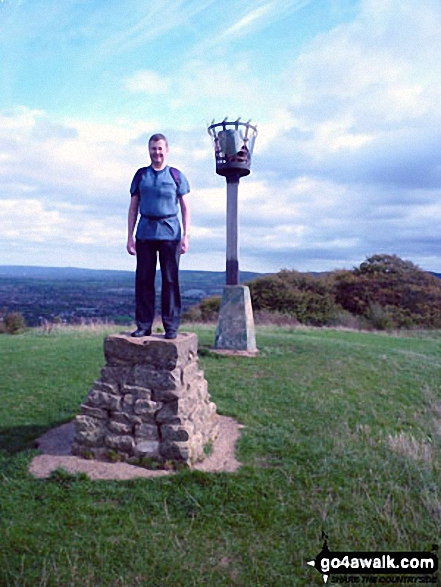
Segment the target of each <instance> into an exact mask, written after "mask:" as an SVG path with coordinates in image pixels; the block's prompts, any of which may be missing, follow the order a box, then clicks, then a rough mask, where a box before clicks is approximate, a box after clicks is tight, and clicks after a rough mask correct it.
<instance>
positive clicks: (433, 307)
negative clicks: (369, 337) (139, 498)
mask: <svg viewBox="0 0 441 587" xmlns="http://www.w3.org/2000/svg"><path fill="white" fill-rule="evenodd" d="M333 281H334V292H335V300H336V302H337V303H338V304H340V305H341V306H342V307H343V308H344V309H345V310H347V311H349V312H351V313H352V314H355V315H357V316H363V317H365V318H367V319H368V320H370V321H371V322H372V324H374V326H375V327H376V328H391V327H400V328H408V327H411V326H424V327H426V328H441V280H439V279H437V278H436V277H435V276H433V275H431V274H429V273H426V272H425V271H422V270H421V269H420V268H419V267H417V266H416V265H414V264H413V263H412V262H411V261H403V260H402V259H400V258H399V257H397V256H396V255H374V256H373V257H370V258H368V259H367V260H366V261H364V262H363V263H361V265H360V266H359V267H358V268H355V269H354V270H352V271H339V272H337V273H335V274H334V278H333ZM380 309H381V310H380Z"/></svg>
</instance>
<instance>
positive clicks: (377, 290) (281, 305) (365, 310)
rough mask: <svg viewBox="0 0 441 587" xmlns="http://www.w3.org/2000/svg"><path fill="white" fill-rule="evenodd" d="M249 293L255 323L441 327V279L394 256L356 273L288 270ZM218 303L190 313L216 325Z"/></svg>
mask: <svg viewBox="0 0 441 587" xmlns="http://www.w3.org/2000/svg"><path fill="white" fill-rule="evenodd" d="M247 285H248V286H249V288H250V292H251V299H252V304H253V310H254V313H255V317H256V321H259V319H260V318H262V317H264V318H267V319H269V320H270V321H271V318H273V319H274V318H278V319H279V321H283V319H284V318H285V319H286V320H287V321H291V322H292V321H294V322H298V323H300V324H307V325H313V326H337V325H343V326H350V327H356V328H375V329H380V330H387V329H395V328H441V280H440V279H438V278H437V277H435V276H434V275H432V274H430V273H427V272H425V271H423V270H422V269H420V268H419V267H418V266H417V265H415V264H414V263H412V262H411V261H405V260H403V259H400V258H399V257H398V256H396V255H385V254H381V255H373V256H371V257H369V258H367V259H366V260H365V261H364V262H363V263H361V264H360V266H359V267H355V268H353V269H352V270H338V271H333V272H331V273H324V274H318V275H314V274H310V273H301V272H299V271H294V270H287V269H284V270H282V271H280V272H279V273H276V274H273V275H266V276H263V277H259V278H258V279H255V280H253V281H251V282H249V283H248V284H247ZM219 305H220V298H214V297H211V298H206V299H205V300H202V302H201V303H200V304H199V305H197V306H194V307H193V308H191V309H190V311H189V312H188V313H187V318H189V319H195V320H196V319H200V320H203V321H204V320H212V319H213V318H215V317H216V314H217V312H218V310H219Z"/></svg>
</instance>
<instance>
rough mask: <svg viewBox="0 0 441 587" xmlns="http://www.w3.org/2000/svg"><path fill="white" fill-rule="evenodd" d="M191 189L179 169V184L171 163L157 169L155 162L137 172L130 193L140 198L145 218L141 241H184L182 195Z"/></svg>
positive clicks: (141, 224) (140, 228) (140, 225)
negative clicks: (181, 214) (174, 176)
mask: <svg viewBox="0 0 441 587" xmlns="http://www.w3.org/2000/svg"><path fill="white" fill-rule="evenodd" d="M189 191H190V186H189V185H188V181H187V178H186V177H185V175H183V174H182V173H181V172H179V181H178V184H177V183H176V182H175V180H174V179H173V176H172V174H171V173H170V167H169V166H168V165H167V166H166V167H164V169H161V170H159V171H156V170H155V169H153V167H152V166H151V165H149V166H148V167H141V169H138V171H137V172H136V173H135V177H134V178H133V181H132V185H131V186H130V194H131V195H132V196H138V197H139V212H140V214H141V218H140V220H139V223H138V228H137V230H136V238H137V239H141V240H180V238H181V225H180V223H179V218H178V211H179V202H178V198H180V197H182V196H185V194H188V193H189Z"/></svg>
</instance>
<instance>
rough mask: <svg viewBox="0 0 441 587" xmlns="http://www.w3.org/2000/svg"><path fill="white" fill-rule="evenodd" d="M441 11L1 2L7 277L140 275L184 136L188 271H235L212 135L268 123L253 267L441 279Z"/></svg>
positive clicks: (250, 183) (207, 1) (252, 221)
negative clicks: (404, 269) (164, 141)
mask: <svg viewBox="0 0 441 587" xmlns="http://www.w3.org/2000/svg"><path fill="white" fill-rule="evenodd" d="M440 28H441V4H440V3H439V0H421V1H420V2H415V1H414V0H254V1H253V2H242V3H238V2H233V1H231V0H224V1H223V2H218V1H214V0H162V1H157V2H147V1H145V0H143V1H141V0H125V1H124V2H121V0H119V1H116V0H107V1H106V2H102V1H98V0H63V1H62V2H60V1H59V0H0V74H1V80H2V83H1V84H0V264H10V265H12V264H18V265H22V264H23V265H48V266H77V267H90V268H108V269H133V267H134V259H133V258H132V257H130V256H129V255H128V254H127V253H126V251H125V242H126V225H127V210H128V205H129V192H128V190H129V186H130V182H131V179H132V177H133V174H134V173H135V171H136V169H137V168H138V167H141V166H143V165H145V164H147V163H148V157H147V140H148V137H149V136H150V134H152V133H154V132H163V133H164V134H166V135H167V136H168V137H169V141H170V147H171V153H170V164H173V165H174V166H176V167H179V168H180V169H182V170H183V171H184V172H185V174H186V175H187V177H188V179H189V181H190V185H191V188H192V193H191V196H190V197H191V203H192V216H193V223H192V224H193V226H192V237H191V248H190V251H189V253H188V254H187V255H185V256H184V257H183V258H182V267H183V268H184V269H205V270H219V271H221V270H223V269H224V266H225V208H226V201H225V200H226V197H225V182H224V180H223V179H222V178H220V177H218V176H216V174H215V172H214V157H213V152H212V146H211V143H210V137H209V136H208V134H207V132H206V127H207V124H209V123H210V122H211V121H212V120H213V119H216V120H217V121H219V120H222V119H223V118H224V117H225V116H226V115H228V116H230V117H231V118H232V119H236V118H237V117H238V116H242V118H243V119H244V120H248V119H250V118H251V119H252V120H253V121H254V122H256V123H257V125H258V129H259V135H258V137H257V141H256V147H255V155H254V161H253V171H252V174H251V175H250V176H249V177H247V178H245V179H243V180H242V181H241V183H240V188H239V201H240V266H241V268H242V269H244V270H254V271H278V270H279V269H281V268H288V269H298V270H302V271H325V270H333V269H336V268H343V267H346V268H351V267H352V266H354V265H358V264H359V263H360V262H362V261H363V260H364V259H365V258H366V257H367V256H369V255H372V254H376V253H390V254H392V253H394V254H397V255H399V256H400V257H403V258H405V259H410V260H412V261H413V262H415V263H417V264H418V265H420V266H421V267H422V268H424V269H428V270H433V271H441V244H440V243H441V241H440V238H439V236H440V235H439V233H440V229H439V227H440V220H439V219H440V217H441V155H440V153H441V149H440V143H441V132H440V130H441V128H440V127H441V109H440V107H439V104H440V102H441V100H440V98H441V63H440V59H439V55H440V54H441V38H440V35H439V30H440Z"/></svg>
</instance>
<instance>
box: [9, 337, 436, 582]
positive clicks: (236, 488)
mask: <svg viewBox="0 0 441 587" xmlns="http://www.w3.org/2000/svg"><path fill="white" fill-rule="evenodd" d="M189 329H191V328H189ZM196 331H197V334H198V336H199V344H200V349H201V353H200V354H201V357H200V364H201V367H202V368H203V369H204V372H205V376H206V378H207V380H208V382H209V389H210V393H211V395H212V399H213V401H215V403H216V404H217V407H218V411H219V413H221V414H226V415H231V416H234V417H235V418H236V419H237V420H239V421H240V422H241V423H242V424H244V425H245V428H244V429H242V435H241V438H240V440H239V442H238V447H237V455H236V456H237V458H238V459H239V460H240V461H241V462H242V463H243V467H242V468H241V469H240V470H239V472H238V473H236V474H227V473H225V474H224V473H218V474H209V473H200V472H191V471H182V472H179V473H177V474H176V475H174V476H171V477H163V478H157V479H154V480H153V479H150V480H133V481H125V482H110V481H106V482H104V481H102V482H101V481H99V482H98V481H90V480H88V478H86V477H85V476H82V475H79V476H74V475H69V474H67V473H65V472H63V471H57V472H55V473H54V474H53V475H52V476H51V477H50V478H49V479H48V480H37V479H34V478H33V477H31V476H30V475H29V473H28V466H29V462H30V460H31V459H32V457H33V456H34V455H35V454H36V452H35V451H34V450H33V449H32V442H33V440H34V439H35V438H36V437H37V436H39V435H40V434H41V433H42V432H44V431H45V430H48V429H50V428H52V427H53V426H55V425H57V424H60V423H62V422H65V421H67V420H69V419H71V418H72V417H74V416H75V415H76V413H77V410H78V406H79V403H80V402H81V401H82V400H83V399H84V397H85V395H86V394H87V391H88V389H89V387H90V386H91V384H92V383H93V380H94V379H96V378H98V377H99V371H100V368H101V366H102V365H103V360H104V359H103V354H102V341H103V336H104V335H105V334H106V332H110V330H108V331H106V332H103V331H100V330H97V331H94V330H92V329H82V330H75V329H71V330H68V331H63V330H60V331H53V332H51V333H49V334H43V333H41V332H38V331H34V332H28V333H26V334H24V335H19V336H13V337H12V336H6V335H4V336H0V356H1V373H2V376H1V388H2V390H1V400H2V401H1V405H0V429H1V430H0V431H1V435H0V536H1V542H0V585H2V586H3V585H7V586H14V587H36V586H54V587H55V586H56V587H67V586H69V587H76V586H78V587H79V586H81V587H92V586H93V587H96V586H100V587H101V586H102V587H129V586H130V587H136V586H142V587H144V586H148V587H150V586H153V587H167V586H172V585H173V586H174V587H176V586H178V587H181V586H182V587H187V586H188V587H190V586H199V585H211V586H213V587H217V586H231V585H233V586H235V585H238V586H243V587H248V586H249V587H255V586H265V587H267V586H274V587H279V586H306V585H312V586H314V585H323V579H322V578H321V576H320V575H319V574H318V573H317V571H315V570H314V569H311V568H310V567H308V566H307V565H306V564H305V563H306V561H308V560H311V558H314V557H315V555H316V554H317V553H318V552H319V550H320V549H321V545H322V540H321V533H322V531H325V532H326V534H327V535H328V537H329V546H330V548H331V550H335V551H338V550H349V551H357V550H365V551H375V550H381V551H385V550H388V549H390V550H407V549H409V550H411V551H422V550H430V549H431V547H432V544H434V543H437V542H438V540H439V529H440V525H441V454H440V449H441V377H440V375H441V355H440V343H441V337H440V333H422V332H418V333H417V332H415V333H409V334H407V335H387V334H378V333H362V332H352V331H343V330H332V329H308V328H300V329H296V330H291V329H288V328H285V329H284V328H260V329H259V330H258V332H257V340H258V347H259V350H260V354H259V356H258V357H256V358H250V359H247V358H242V357H240V358H235V357H226V356H219V355H216V354H213V353H211V352H210V350H209V348H210V346H211V344H212V342H213V339H214V331H213V329H212V328H210V327H202V326H201V327H197V329H196Z"/></svg>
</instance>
